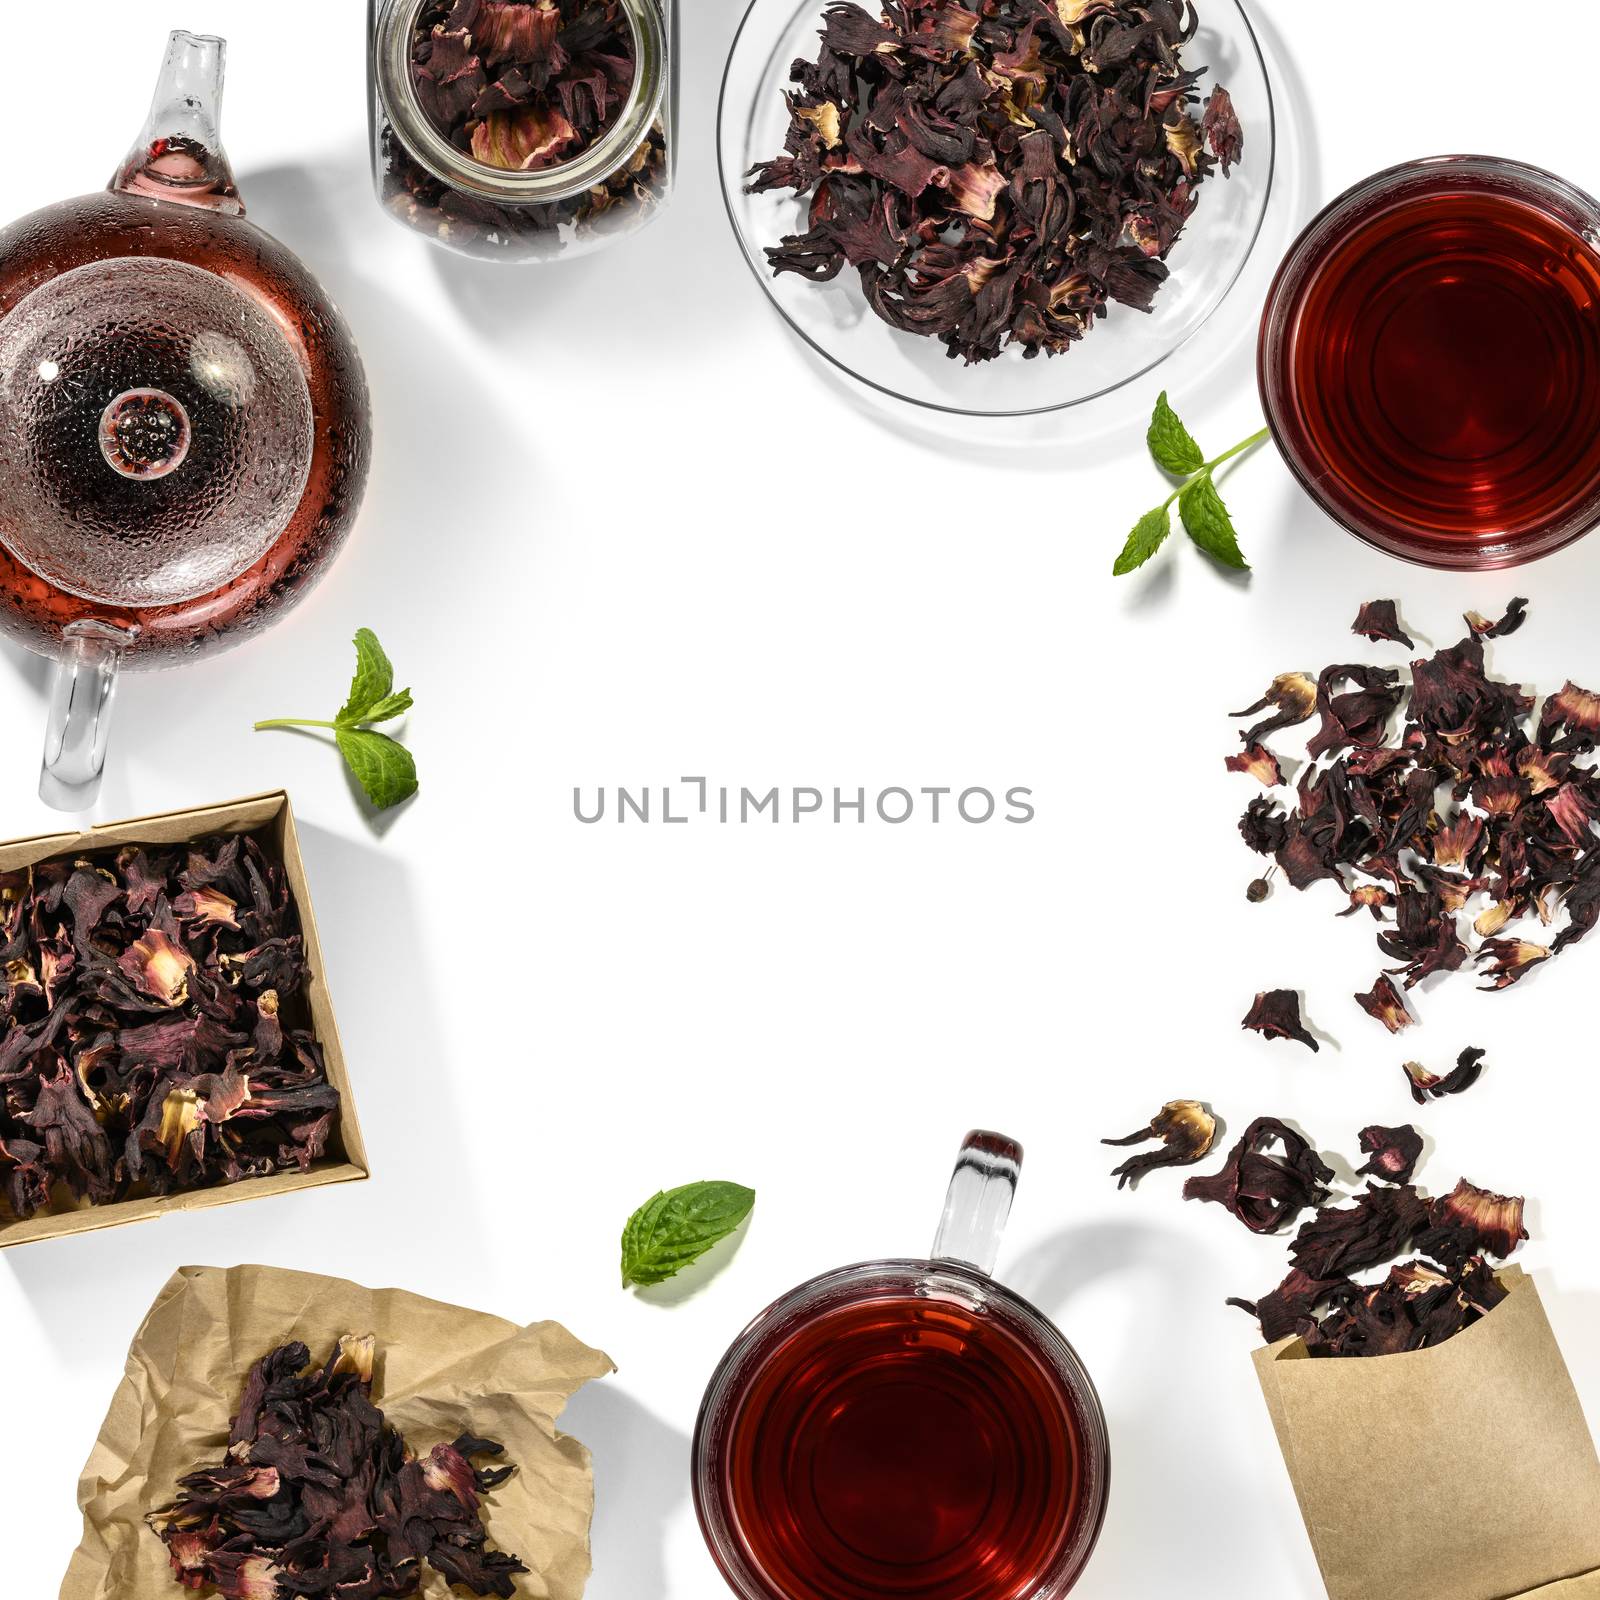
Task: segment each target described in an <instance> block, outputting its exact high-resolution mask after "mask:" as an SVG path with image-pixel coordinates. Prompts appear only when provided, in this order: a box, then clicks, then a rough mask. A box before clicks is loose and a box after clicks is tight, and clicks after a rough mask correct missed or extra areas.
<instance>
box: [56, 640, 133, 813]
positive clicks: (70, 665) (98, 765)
mask: <svg viewBox="0 0 1600 1600" xmlns="http://www.w3.org/2000/svg"><path fill="white" fill-rule="evenodd" d="M61 639H62V653H61V655H60V657H59V658H58V659H57V661H56V665H55V670H54V671H53V672H52V673H51V675H50V721H49V724H48V726H47V727H46V729H45V736H44V763H43V765H42V767H41V769H40V772H39V798H40V799H41V800H43V801H44V803H45V804H46V805H47V806H53V807H54V808H55V809H56V810H57V811H87V810H88V809H89V808H90V807H91V806H92V805H93V804H94V803H95V800H96V798H97V797H98V796H99V793H100V779H101V777H102V776H103V775H104V772H105V765H106V742H107V739H108V738H109V736H110V731H111V702H112V701H113V700H114V699H115V698H116V693H117V668H118V666H119V664H120V662H121V660H122V652H123V650H124V649H125V648H126V647H127V645H128V644H129V643H130V642H131V640H132V635H131V634H129V633H127V632H125V631H124V630H123V629H121V628H116V627H113V626H111V625H110V624H109V623H105V622H92V621H90V622H73V623H69V624H68V625H67V626H66V627H65V628H64V629H63V630H62V635H61Z"/></svg>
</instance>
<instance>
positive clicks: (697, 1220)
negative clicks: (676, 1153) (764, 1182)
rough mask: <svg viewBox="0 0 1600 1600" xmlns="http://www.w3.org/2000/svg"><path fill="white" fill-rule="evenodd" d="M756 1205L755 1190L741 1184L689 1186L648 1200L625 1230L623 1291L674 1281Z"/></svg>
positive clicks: (697, 1184)
mask: <svg viewBox="0 0 1600 1600" xmlns="http://www.w3.org/2000/svg"><path fill="white" fill-rule="evenodd" d="M755 1203H756V1193H755V1190H754V1189H746V1188H744V1187H743V1186H741V1185H740V1184H737V1183H687V1184H685V1185H684V1186H683V1187H682V1188H681V1189H667V1190H664V1191H663V1192H662V1193H660V1194H658V1195H656V1196H655V1197H654V1198H653V1199H651V1200H647V1201H646V1202H645V1203H644V1204H643V1205H642V1206H640V1207H639V1209H638V1210H637V1211H635V1212H634V1214H633V1215H632V1216H631V1217H629V1218H628V1225H627V1227H626V1228H624V1229H623V1230H622V1286H623V1288H627V1287H628V1285H629V1284H637V1285H638V1286H639V1287H641V1288H649V1287H651V1286H652V1285H654V1284H658V1283H665V1282H666V1281H667V1280H668V1279H669V1278H675V1277H676V1276H677V1275H678V1274H679V1273H680V1272H682V1271H683V1269H684V1268H685V1267H687V1266H690V1265H692V1264H693V1263H694V1262H696V1261H698V1260H699V1259H700V1257H701V1256H703V1255H704V1254H705V1253H706V1251H708V1250H709V1249H710V1248H711V1247H712V1245H714V1244H718V1243H720V1242H721V1241H722V1240H723V1239H726V1238H727V1237H728V1235H729V1234H730V1233H732V1232H734V1230H735V1229H736V1228H738V1226H739V1224H740V1223H741V1222H743V1221H744V1219H745V1218H746V1217H748V1216H749V1215H750V1213H751V1211H752V1210H753V1209H754V1207H755Z"/></svg>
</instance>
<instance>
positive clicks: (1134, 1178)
mask: <svg viewBox="0 0 1600 1600" xmlns="http://www.w3.org/2000/svg"><path fill="white" fill-rule="evenodd" d="M1216 1137H1217V1119H1216V1118H1215V1117H1214V1116H1212V1114H1211V1112H1210V1111H1209V1110H1208V1109H1207V1108H1206V1107H1205V1106H1204V1105H1202V1104H1201V1103H1200V1101H1198V1100H1169V1101H1168V1102H1167V1104H1166V1105H1164V1106H1162V1108H1161V1109H1160V1110H1159V1111H1158V1112H1157V1113H1156V1114H1155V1116H1154V1117H1152V1118H1151V1119H1150V1123H1149V1126H1148V1127H1144V1128H1140V1129H1139V1131H1138V1132H1137V1133H1130V1134H1129V1135H1128V1136H1127V1137H1126V1138H1125V1139H1102V1140H1101V1141H1100V1142H1101V1144H1110V1145H1130V1144H1143V1143H1144V1142H1145V1141H1146V1140H1147V1139H1159V1140H1160V1141H1161V1142H1162V1144H1163V1145H1164V1146H1165V1147H1166V1148H1165V1149H1162V1150H1152V1151H1147V1152H1146V1153H1145V1154H1143V1155H1137V1156H1130V1157H1129V1158H1128V1159H1127V1160H1126V1161H1124V1162H1123V1163H1122V1165H1121V1166H1119V1167H1113V1168H1112V1171H1111V1176H1112V1177H1113V1178H1115V1179H1116V1180H1117V1187H1118V1188H1119V1189H1120V1188H1122V1187H1123V1185H1124V1184H1128V1183H1137V1182H1138V1180H1139V1179H1140V1178H1142V1177H1143V1176H1144V1175H1145V1173H1147V1172H1153V1171H1154V1170H1155V1169H1156V1168H1157V1167H1186V1166H1191V1165H1192V1164H1193V1163H1194V1162H1196V1161H1203V1160H1204V1159H1205V1157H1206V1156H1207V1155H1209V1154H1210V1153H1211V1146H1212V1145H1213V1144H1214V1143H1215V1142H1216Z"/></svg>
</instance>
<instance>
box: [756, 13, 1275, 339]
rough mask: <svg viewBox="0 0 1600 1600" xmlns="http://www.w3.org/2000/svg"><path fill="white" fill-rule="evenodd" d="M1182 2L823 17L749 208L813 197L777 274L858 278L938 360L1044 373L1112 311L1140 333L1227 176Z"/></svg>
mask: <svg viewBox="0 0 1600 1600" xmlns="http://www.w3.org/2000/svg"><path fill="white" fill-rule="evenodd" d="M1198 26H1199V23H1198V19H1197V18H1196V16H1195V12H1194V8H1193V7H1192V6H1191V5H1186V4H1184V3H1183V0H1139V3H1134V0H1057V3H1055V4H1053V5H1052V4H1046V3H1044V0H982V3H981V4H977V3H976V0H975V3H974V5H973V7H972V8H971V9H969V8H968V7H967V6H964V5H962V4H959V3H956V0H884V4H883V6H882V9H881V11H880V13H879V14H878V15H877V16H874V15H872V14H871V13H870V12H868V11H866V10H863V9H862V8H861V7H860V6H858V5H853V4H848V3H836V4H832V5H829V6H828V8H827V11H826V16H825V21H824V26H823V28H822V47H821V50H820V51H819V53H818V55H817V58H816V60H815V61H797V62H795V64H794V67H793V69H792V77H793V82H794V85H795V87H794V88H793V90H791V91H790V93H789V96H788V100H789V111H790V123H789V130H788V134H787V137H786V139H785V149H784V153H783V154H782V155H779V156H776V157H775V158H774V159H772V160H770V161H766V162H763V163H761V164H759V165H758V166H756V167H754V168H752V169H751V172H750V174H749V179H750V185H749V186H750V189H751V191H752V192H754V191H761V190H775V189H789V190H793V191H794V193H795V194H796V195H809V196H810V205H809V211H808V216H807V229H806V231H805V232H804V233H798V234H794V235H791V236H790V237H788V238H785V239H784V240H783V242H782V243H781V244H778V245H774V246H771V247H769V248H768V250H767V258H768V260H769V261H770V263H771V265H772V269H773V271H774V272H775V273H785V272H793V273H798V274H800V275H801V276H803V277H807V278H810V279H812V280H814V281H817V282H822V281H825V280H828V279H831V278H834V277H837V276H838V274H839V273H840V272H841V271H842V270H843V269H844V268H845V266H847V265H848V266H851V267H854V268H855V269H856V271H857V272H858V273H859V275H860V278H861V287H862V292H863V293H864V294H865V296H866V299H867V303H868V304H869V305H870V306H871V307H872V309H873V310H874V311H875V312H876V313H877V314H878V316H880V317H881V318H883V320H884V321H885V322H887V323H889V324H890V326H892V327H894V328H897V329H899V330H901V331H902V332H906V333H916V334H923V335H931V336H933V337H935V338H937V339H939V340H940V341H941V342H942V343H943V344H944V345H945V346H946V348H947V350H948V352H949V354H950V355H952V356H959V357H961V358H962V359H964V360H966V361H968V362H975V361H987V360H990V359H992V358H993V357H995V356H997V355H999V354H1000V352H1001V351H1002V350H1003V349H1005V348H1006V347H1008V346H1018V347H1020V348H1021V349H1022V351H1023V352H1024V353H1025V354H1027V355H1029V356H1033V355H1037V354H1038V353H1039V352H1040V351H1041V350H1043V351H1045V352H1047V353H1048V354H1051V355H1055V354H1059V353H1060V352H1062V351H1065V350H1067V349H1069V348H1070V347H1071V345H1072V344H1073V343H1074V341H1076V340H1078V339H1081V338H1082V337H1083V335H1084V334H1085V333H1087V332H1088V331H1089V330H1090V329H1091V328H1092V327H1093V326H1094V323H1095V321H1096V320H1097V319H1098V318H1101V317H1103V316H1105V314H1106V312H1107V308H1108V307H1109V306H1110V304H1111V303H1112V302H1113V301H1115V302H1118V303H1120V304H1122V305H1126V306H1130V307H1132V308H1134V309H1135V310H1139V311H1149V310H1150V309H1151V305H1152V302H1153V301H1154V299H1155V296H1156V293H1157V291H1158V290H1159V289H1160V287H1161V285H1162V284H1163V283H1164V282H1165V280H1166V278H1167V275H1168V272H1167V266H1166V257H1167V255H1168V254H1169V252H1170V251H1171V250H1172V247H1173V245H1174V244H1176V242H1177V240H1178V236H1179V234H1180V233H1181V231H1182V229H1183V227H1184V224H1185V223H1186V222H1187V221H1188V219H1189V217H1190V215H1191V214H1192V213H1193V211H1194V208H1195V204H1196V200H1197V197H1198V194H1197V192H1198V190H1199V188H1200V186H1201V184H1202V183H1204V182H1205V180H1206V179H1207V178H1208V177H1210V176H1211V174H1212V173H1213V172H1214V171H1215V170H1216V169H1217V167H1218V166H1219V165H1220V166H1221V168H1222V170H1223V172H1224V174H1226V173H1227V172H1228V170H1229V169H1230V168H1231V167H1232V165H1233V163H1234V162H1236V161H1237V160H1239V159H1240V156H1241V154H1242V151H1243V144H1244V133H1243V130H1242V129H1241V127H1240V125H1239V119H1238V117H1237V115H1236V114H1235V112H1234V109H1233V102H1232V100H1231V99H1230V98H1229V96H1228V94H1227V92H1226V91H1225V90H1223V89H1220V88H1219V89H1216V90H1214V91H1213V92H1212V94H1211V95H1210V97H1209V99H1208V100H1207V101H1206V102H1205V104H1204V108H1203V110H1201V111H1200V114H1199V115H1198V117H1197V116H1196V111H1197V109H1199V106H1200V97H1199V95H1198V93H1197V92H1196V85H1197V84H1198V82H1199V80H1200V77H1201V72H1200V71H1196V70H1189V69H1186V68H1185V66H1184V65H1183V62H1182V60H1181V59H1180V57H1181V53H1182V51H1183V49H1184V47H1185V46H1186V45H1188V44H1189V43H1190V41H1191V40H1192V39H1193V38H1194V34H1195V31H1196V29H1197V28H1198Z"/></svg>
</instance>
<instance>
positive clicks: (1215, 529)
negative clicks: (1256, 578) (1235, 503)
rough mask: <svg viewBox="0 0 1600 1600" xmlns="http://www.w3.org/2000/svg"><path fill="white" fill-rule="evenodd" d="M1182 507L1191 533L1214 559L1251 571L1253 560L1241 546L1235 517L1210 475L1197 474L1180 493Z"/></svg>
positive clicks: (1185, 523) (1228, 565)
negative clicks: (1230, 514)
mask: <svg viewBox="0 0 1600 1600" xmlns="http://www.w3.org/2000/svg"><path fill="white" fill-rule="evenodd" d="M1178 510H1179V512H1180V513H1181V514H1182V516H1183V525H1184V527H1185V528H1187V529H1188V530H1189V537H1190V538H1191V539H1193V540H1194V542H1195V543H1196V544H1197V545H1199V546H1200V548H1201V549H1202V550H1204V551H1205V553H1206V554H1207V555H1208V556H1210V557H1211V558H1212V560H1213V561H1219V562H1221V563H1222V565H1223V566H1225V567H1234V568H1236V569H1237V570H1239V571H1241V572H1247V571H1248V570H1249V568H1250V563H1249V562H1248V561H1246V560H1245V558H1244V556H1243V554H1242V553H1241V552H1240V549H1239V537H1238V535H1237V534H1236V533H1235V532H1234V531H1233V518H1232V517H1230V516H1229V515H1228V508H1227V507H1226V506H1225V505H1224V504H1223V503H1222V496H1221V495H1220V494H1218V493H1217V486H1216V484H1214V483H1213V482H1212V481H1211V479H1210V477H1209V476H1207V477H1204V478H1196V479H1195V480H1194V482H1193V483H1191V484H1190V485H1189V486H1188V488H1186V489H1185V490H1184V491H1183V493H1182V494H1181V495H1180V496H1179V497H1178Z"/></svg>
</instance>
